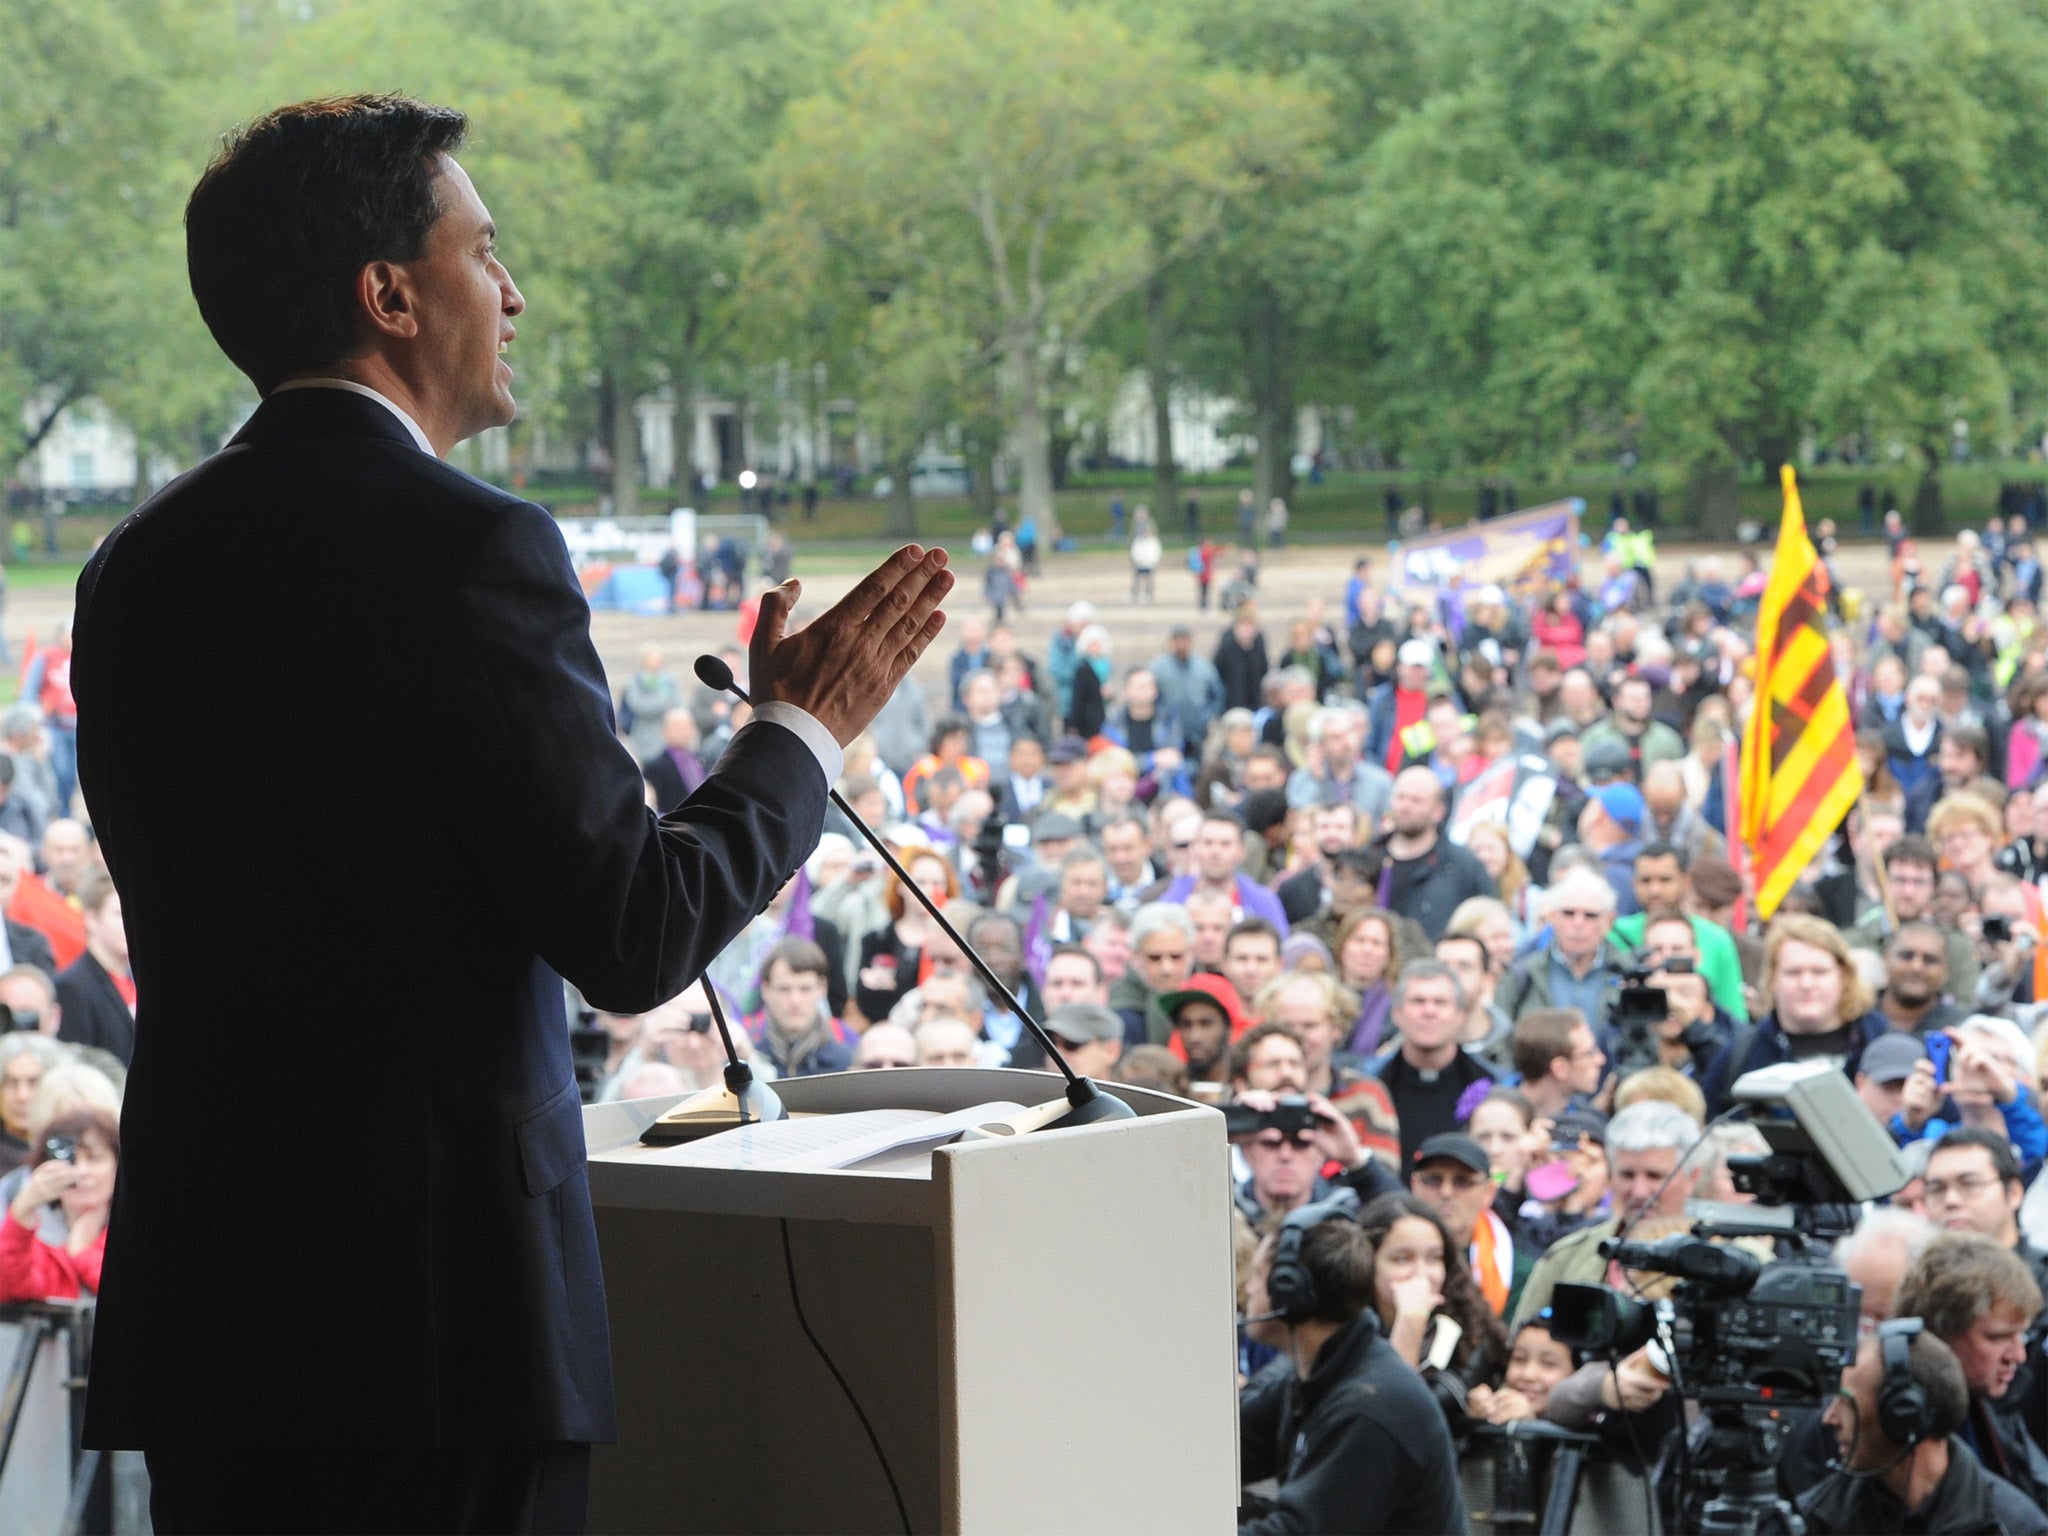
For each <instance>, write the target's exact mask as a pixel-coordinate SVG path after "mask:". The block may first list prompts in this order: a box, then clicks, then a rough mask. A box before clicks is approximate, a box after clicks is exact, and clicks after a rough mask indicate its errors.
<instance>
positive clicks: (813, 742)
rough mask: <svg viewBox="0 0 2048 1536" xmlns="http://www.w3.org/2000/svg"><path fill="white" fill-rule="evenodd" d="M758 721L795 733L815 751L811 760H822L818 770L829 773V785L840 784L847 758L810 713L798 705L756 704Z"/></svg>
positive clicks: (827, 775)
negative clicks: (813, 758)
mask: <svg viewBox="0 0 2048 1536" xmlns="http://www.w3.org/2000/svg"><path fill="white" fill-rule="evenodd" d="M754 718H755V719H756V720H759V721H760V722H762V723H763V724H764V725H779V726H781V727H782V728H783V729H784V730H786V731H794V732H795V733H796V738H797V740H799V741H801V742H802V743H803V744H804V745H805V746H807V747H809V748H810V749H811V756H813V757H815V758H816V759H817V760H818V766H819V767H820V768H822V769H823V770H824V771H825V783H826V785H827V786H828V787H829V786H830V785H833V784H837V783H838V782H839V775H840V774H841V773H842V772H843V771H844V770H845V767H846V754H845V753H844V752H843V751H841V750H840V747H839V743H838V742H837V741H835V740H834V739H833V737H832V733H831V732H830V731H828V730H826V729H825V727H824V726H822V725H820V724H819V723H818V720H817V717H816V716H815V715H813V714H811V712H810V711H809V710H804V709H799V708H797V707H796V705H794V704H784V703H781V702H780V701H777V702H775V703H772V704H756V705H755V706H754Z"/></svg>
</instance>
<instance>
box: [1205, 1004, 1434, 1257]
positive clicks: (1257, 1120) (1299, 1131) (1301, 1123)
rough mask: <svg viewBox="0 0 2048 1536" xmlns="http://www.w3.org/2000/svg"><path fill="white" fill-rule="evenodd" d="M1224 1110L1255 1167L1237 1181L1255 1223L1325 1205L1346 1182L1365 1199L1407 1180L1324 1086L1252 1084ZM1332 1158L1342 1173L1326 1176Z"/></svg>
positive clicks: (1240, 1201)
mask: <svg viewBox="0 0 2048 1536" xmlns="http://www.w3.org/2000/svg"><path fill="white" fill-rule="evenodd" d="M1260 1027H1261V1028H1270V1027H1271V1026H1263V1025H1262V1026H1260ZM1253 1033H1256V1031H1254V1032H1253ZM1246 1038H1248V1039H1249V1038H1250V1037H1249V1036H1247V1037H1246ZM1225 1114H1226V1121H1225V1123H1226V1125H1227V1127H1228V1128H1229V1132H1230V1139H1231V1140H1232V1141H1233V1142H1235V1143H1236V1144H1237V1146H1238V1148H1239V1151H1240V1153H1241V1155H1242V1156H1243V1158H1244V1163H1245V1167H1246V1169H1248V1170H1249V1177H1247V1178H1246V1179H1245V1180H1244V1181H1243V1182H1242V1183H1241V1184H1239V1185H1238V1187H1237V1193H1236V1197H1235V1198H1236V1200H1237V1208H1238V1210H1240V1211H1242V1212H1243V1213H1244V1218H1245V1220H1247V1221H1249V1222H1250V1223H1251V1224H1252V1225H1253V1226H1254V1227H1257V1226H1258V1225H1259V1223H1260V1222H1262V1221H1266V1220H1268V1219H1270V1218H1272V1217H1274V1216H1284V1215H1286V1214H1287V1213H1288V1212H1289V1211H1293V1210H1298V1209H1299V1208H1300V1207H1302V1206H1304V1205H1314V1204H1319V1203H1321V1202H1322V1201H1325V1200H1328V1199H1330V1198H1331V1197H1332V1196H1334V1195H1336V1194H1337V1193H1338V1191H1339V1190H1340V1189H1348V1190H1349V1191H1350V1192H1351V1194H1352V1195H1353V1196H1354V1197H1355V1198H1357V1199H1359V1200H1361V1201H1366V1200H1373V1199H1377V1198H1378V1197H1379V1196H1381V1195H1384V1194H1392V1193H1397V1192H1399V1190H1400V1188H1401V1183H1400V1180H1398V1179H1397V1178H1395V1177H1394V1175H1393V1173H1392V1172H1391V1171H1390V1170H1389V1169H1387V1168H1386V1167H1385V1166H1384V1165H1383V1164H1382V1163H1381V1162H1380V1161H1379V1159H1377V1158H1375V1157H1374V1156H1373V1155H1372V1154H1371V1153H1370V1152H1369V1151H1367V1150H1366V1147H1365V1143H1364V1142H1362V1141H1361V1140H1359V1137H1358V1131H1357V1129H1356V1128H1355V1127H1354V1126H1353V1125H1352V1124H1351V1120H1350V1117H1348V1116H1347V1115H1345V1114H1343V1113H1341V1112H1340V1111H1339V1110H1338V1109H1337V1107H1336V1106H1335V1105H1333V1104H1332V1103H1331V1102H1330V1101H1329V1100H1328V1099H1326V1098H1324V1097H1323V1096H1322V1095H1321V1094H1319V1093H1311V1094H1301V1093H1275V1092H1270V1091H1266V1090H1261V1089H1256V1088H1252V1089H1246V1090H1245V1091H1243V1092H1241V1093H1239V1094H1238V1095H1237V1099H1236V1102H1235V1103H1234V1104H1232V1105H1231V1106H1230V1107H1229V1109H1227V1110H1226V1111H1225ZM1332 1165H1334V1166H1335V1168H1336V1170H1337V1172H1336V1174H1335V1176H1334V1177H1325V1175H1324V1170H1325V1169H1327V1168H1330V1167H1331V1166H1332Z"/></svg>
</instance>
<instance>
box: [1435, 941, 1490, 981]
mask: <svg viewBox="0 0 2048 1536" xmlns="http://www.w3.org/2000/svg"><path fill="white" fill-rule="evenodd" d="M1436 943H1437V948H1439V949H1441V948H1443V946H1444V945H1446V944H1470V945H1471V946H1472V947H1473V948H1474V949H1475V950H1477V951H1478V953H1479V972H1480V974H1481V975H1490V974H1492V971H1493V952H1492V951H1491V950H1489V949H1488V948H1487V947H1486V940H1484V939H1482V938H1480V937H1479V935H1478V934H1476V933H1447V934H1445V935H1444V936H1443V937H1442V938H1440V939H1438V940H1437V941H1436Z"/></svg>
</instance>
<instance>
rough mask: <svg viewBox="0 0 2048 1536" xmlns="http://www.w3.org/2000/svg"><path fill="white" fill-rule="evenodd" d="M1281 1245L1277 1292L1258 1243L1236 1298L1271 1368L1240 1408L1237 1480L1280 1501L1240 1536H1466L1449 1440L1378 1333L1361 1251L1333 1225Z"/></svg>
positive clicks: (1270, 1263)
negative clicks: (1268, 1481) (1285, 1252)
mask: <svg viewBox="0 0 2048 1536" xmlns="http://www.w3.org/2000/svg"><path fill="white" fill-rule="evenodd" d="M1286 1240H1291V1241H1293V1242H1295V1243H1298V1245H1299V1246H1298V1250H1297V1251H1296V1253H1295V1254H1294V1255H1293V1257H1292V1262H1291V1263H1286V1264H1283V1265H1281V1266H1280V1274H1279V1276H1278V1278H1277V1279H1276V1277H1275V1267H1276V1266H1275V1263H1274V1259H1275V1253H1276V1250H1277V1249H1278V1248H1279V1247H1280V1246H1281V1243H1282V1241H1283V1239H1282V1238H1280V1237H1276V1236H1268V1237H1267V1238H1266V1239H1265V1240H1264V1241H1263V1242H1261V1243H1260V1245H1259V1249H1258V1253H1257V1256H1256V1257H1255V1258H1254V1259H1253V1261H1252V1275H1251V1279H1250V1281H1249V1282H1248V1283H1247V1285H1246V1286H1245V1310H1246V1313H1247V1314H1248V1317H1249V1321H1248V1322H1247V1324H1246V1327H1245V1333H1246V1335H1247V1336H1248V1337H1249V1338H1250V1339H1251V1340H1252V1341H1253V1342H1254V1343H1258V1344H1265V1345H1268V1346H1269V1347H1271V1348H1274V1349H1278V1350H1280V1351H1281V1358H1280V1359H1278V1360H1276V1361H1274V1362H1273V1363H1272V1364H1271V1365H1269V1366H1268V1367H1266V1369H1264V1370H1263V1371H1261V1372H1260V1373H1259V1374H1258V1375H1257V1376H1256V1377H1254V1378H1253V1379H1252V1380H1251V1382H1250V1383H1249V1384H1248V1385H1246V1387H1245V1388H1244V1390H1243V1391H1242V1392H1241V1393H1240V1394H1239V1397H1238V1434H1239V1437H1240V1439H1239V1444H1240V1450H1239V1471H1240V1473H1241V1475H1242V1476H1243V1478H1244V1480H1245V1481H1246V1482H1247V1483H1252V1482H1257V1481H1259V1480H1261V1479H1263V1478H1268V1477H1270V1478H1274V1479H1276V1480H1277V1481H1278V1483H1279V1493H1278V1496H1277V1497H1276V1498H1275V1499H1274V1500H1273V1501H1272V1503H1271V1504H1270V1506H1268V1507H1265V1508H1263V1509H1258V1510H1253V1509H1251V1508H1250V1507H1249V1503H1248V1507H1247V1509H1246V1511H1245V1513H1246V1514H1248V1515H1249V1516H1250V1518H1247V1519H1245V1520H1244V1521H1242V1522H1241V1523H1240V1524H1239V1526H1238V1536H1283V1533H1323V1532H1330V1533H1335V1532H1358V1533H1365V1536H1372V1533H1377V1532H1385V1533H1388V1536H1395V1533H1414V1536H1442V1533H1446V1532H1463V1531H1464V1530H1465V1529H1466V1528H1467V1527H1466V1517H1465V1504H1464V1500H1463V1498H1462V1497H1461V1496H1460V1494H1459V1491H1458V1474H1457V1457H1456V1452H1455V1451H1454V1450H1453V1448H1452V1445H1451V1436H1450V1432H1449V1431H1448V1430H1447V1429H1446V1428H1445V1427H1444V1424H1443V1421H1442V1418H1441V1416H1440V1415H1438V1414H1437V1413H1436V1412H1434V1411H1433V1410H1432V1408H1431V1404H1430V1396H1429V1392H1428V1390H1427V1389H1426V1388H1425V1387H1424V1386H1423V1384H1422V1382H1421V1380H1420V1378H1419V1377H1417V1376H1416V1374H1415V1373H1414V1372H1413V1371H1412V1370H1410V1369H1409V1368H1408V1366H1407V1365H1406V1364H1404V1363H1403V1361H1402V1360H1401V1358H1400V1356H1398V1355H1397V1354H1395V1352H1394V1350H1393V1348H1392V1346H1391V1345H1389V1344H1388V1342H1387V1340H1386V1339H1385V1338H1384V1337H1383V1336H1382V1334H1381V1331H1380V1327H1379V1319H1378V1316H1377V1315H1376V1310H1375V1308H1374V1307H1373V1305H1372V1303H1373V1300H1374V1295H1375V1285H1376V1277H1375V1273H1374V1263H1373V1247H1372V1243H1371V1240H1370V1239H1369V1238H1368V1236H1367V1234H1366V1233H1365V1232H1364V1230H1363V1229H1361V1228H1360V1226H1359V1225H1358V1223H1356V1222H1354V1221H1351V1220H1349V1219H1348V1218H1346V1217H1344V1216H1342V1215H1339V1214H1336V1213H1334V1212H1333V1213H1332V1214H1331V1215H1330V1216H1329V1217H1328V1218H1326V1219H1324V1220H1321V1221H1317V1222H1315V1223H1314V1224H1312V1225H1309V1226H1308V1227H1307V1229H1306V1230H1305V1231H1303V1232H1301V1233H1299V1235H1298V1236H1296V1235H1295V1234H1292V1233H1289V1234H1287V1235H1286Z"/></svg>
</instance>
